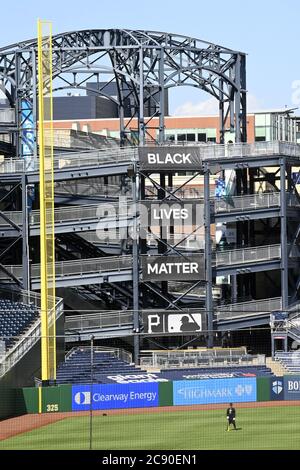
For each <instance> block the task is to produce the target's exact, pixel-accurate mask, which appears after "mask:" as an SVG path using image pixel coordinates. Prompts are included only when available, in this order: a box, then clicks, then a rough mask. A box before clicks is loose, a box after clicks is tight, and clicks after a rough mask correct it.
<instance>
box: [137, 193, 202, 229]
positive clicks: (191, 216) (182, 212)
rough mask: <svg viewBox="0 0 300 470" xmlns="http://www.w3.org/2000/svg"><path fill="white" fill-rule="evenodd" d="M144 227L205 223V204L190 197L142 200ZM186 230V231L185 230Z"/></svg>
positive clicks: (140, 208)
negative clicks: (180, 199) (173, 199)
mask: <svg viewBox="0 0 300 470" xmlns="http://www.w3.org/2000/svg"><path fill="white" fill-rule="evenodd" d="M139 213H140V223H141V226H142V227H149V226H152V227H153V226H154V227H155V226H164V227H170V226H173V227H174V226H175V227H176V226H178V227H182V226H185V227H188V226H189V227H191V226H193V225H195V226H197V227H198V226H201V225H203V224H204V204H201V202H200V201H192V200H190V199H187V200H182V201H164V202H160V201H141V202H140V203H139ZM183 232H184V231H183Z"/></svg>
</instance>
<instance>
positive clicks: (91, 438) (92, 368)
mask: <svg viewBox="0 0 300 470" xmlns="http://www.w3.org/2000/svg"><path fill="white" fill-rule="evenodd" d="M94 338H95V337H94V336H93V335H91V386H90V450H92V448H93V382H94Z"/></svg>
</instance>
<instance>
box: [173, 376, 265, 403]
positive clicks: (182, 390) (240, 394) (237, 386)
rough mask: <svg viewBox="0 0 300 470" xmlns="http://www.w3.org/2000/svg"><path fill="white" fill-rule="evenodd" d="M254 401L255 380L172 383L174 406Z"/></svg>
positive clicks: (237, 379) (238, 379) (239, 379)
mask: <svg viewBox="0 0 300 470" xmlns="http://www.w3.org/2000/svg"><path fill="white" fill-rule="evenodd" d="M252 401H256V379H255V378H236V379H216V380H194V381H186V380H183V381H178V382H174V383H173V402H174V405H202V404H209V403H230V402H235V403H238V402H252Z"/></svg>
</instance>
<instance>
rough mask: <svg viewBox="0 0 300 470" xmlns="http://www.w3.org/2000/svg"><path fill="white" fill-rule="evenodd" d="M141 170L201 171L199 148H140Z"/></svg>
mask: <svg viewBox="0 0 300 470" xmlns="http://www.w3.org/2000/svg"><path fill="white" fill-rule="evenodd" d="M139 161H140V169H141V170H147V171H149V170H151V171H157V172H161V171H173V170H174V171H179V170H193V171H202V170H203V164H202V159H201V157H200V148H199V147H194V146H191V147H190V146H180V147H179V146H176V147H140V148H139Z"/></svg>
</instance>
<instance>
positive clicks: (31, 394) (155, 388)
mask: <svg viewBox="0 0 300 470" xmlns="http://www.w3.org/2000/svg"><path fill="white" fill-rule="evenodd" d="M2 393H5V394H6V395H2ZM91 395H92V397H93V400H92V409H93V410H108V409H128V408H151V407H160V406H178V405H179V406H180V405H183V406H184V405H205V404H217V403H224V404H227V403H230V402H233V403H242V402H261V401H264V402H265V401H278V400H289V401H290V400H300V375H286V376H284V377H256V378H254V377H238V378H227V379H208V380H207V379H205V380H178V381H167V380H165V381H163V382H146V383H127V384H94V385H92V386H91V385H59V386H56V387H43V388H40V389H39V388H33V387H26V388H22V389H15V390H14V396H12V395H11V394H10V399H9V401H8V402H6V403H7V404H8V405H9V411H10V414H11V410H12V409H13V404H14V411H15V413H14V414H24V413H38V412H42V413H53V412H68V411H88V410H91ZM5 398H6V399H7V391H6V392H2V391H1V390H0V403H3V400H4V399H5ZM1 416H2V417H3V418H4V417H7V413H6V414H5V413H4V410H2V415H1Z"/></svg>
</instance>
